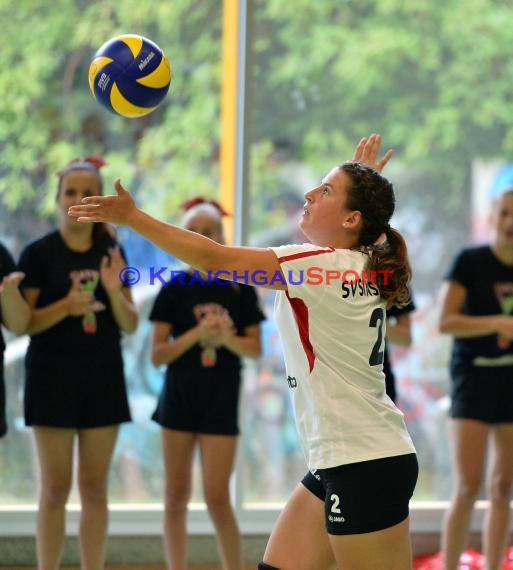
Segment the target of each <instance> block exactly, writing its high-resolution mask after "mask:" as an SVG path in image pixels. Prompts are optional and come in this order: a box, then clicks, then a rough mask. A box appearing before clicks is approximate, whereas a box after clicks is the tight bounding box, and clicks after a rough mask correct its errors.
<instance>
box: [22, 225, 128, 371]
mask: <svg viewBox="0 0 513 570" xmlns="http://www.w3.org/2000/svg"><path fill="white" fill-rule="evenodd" d="M115 245H117V242H116V241H115V240H114V239H113V238H111V237H110V236H105V238H104V239H103V242H102V245H101V246H98V245H93V247H91V249H89V250H88V251H85V252H77V251H73V250H71V249H70V248H69V247H68V246H67V245H66V243H65V242H64V240H63V239H62V237H61V234H60V233H59V231H54V232H51V233H49V234H47V235H45V236H43V237H42V238H39V239H37V240H35V241H34V242H32V243H30V244H29V245H28V246H27V247H26V248H25V249H24V250H23V251H22V253H21V256H20V262H19V269H20V271H23V272H24V273H25V279H24V280H23V281H22V284H21V285H22V289H24V288H35V289H39V290H40V294H39V298H38V300H37V303H36V308H41V307H46V306H47V305H50V304H52V303H54V302H55V301H58V300H60V299H62V298H63V297H65V296H66V295H67V294H68V292H69V290H70V287H71V283H72V281H71V272H73V271H78V272H79V275H80V277H81V281H82V282H83V283H84V284H85V286H86V287H87V285H91V284H92V287H94V282H95V281H97V284H96V287H95V288H94V297H95V300H96V301H99V302H100V303H102V304H103V305H104V306H105V309H104V310H101V311H98V312H95V316H96V332H94V333H91V332H86V330H85V328H84V325H83V317H82V316H78V317H73V316H70V317H66V318H65V319H63V320H62V321H60V322H59V323H57V324H56V325H54V326H53V327H50V328H49V329H47V330H45V331H43V332H41V333H38V334H35V335H33V336H32V337H31V339H30V350H31V351H37V352H39V353H45V354H49V355H50V354H55V353H58V354H59V355H63V356H70V357H74V356H85V357H87V356H88V355H91V354H94V358H95V359H103V361H105V362H110V361H111V356H114V355H115V356H116V360H119V353H120V350H121V349H120V337H121V333H120V330H119V327H118V325H117V323H116V321H115V320H114V316H113V314H112V310H111V307H110V302H109V298H108V295H107V293H106V292H105V289H104V288H103V286H102V284H101V281H100V279H99V268H100V261H101V259H102V257H103V256H105V255H108V248H109V247H113V246H115ZM122 255H123V258H125V256H124V253H123V252H122ZM125 259H126V258H125Z"/></svg>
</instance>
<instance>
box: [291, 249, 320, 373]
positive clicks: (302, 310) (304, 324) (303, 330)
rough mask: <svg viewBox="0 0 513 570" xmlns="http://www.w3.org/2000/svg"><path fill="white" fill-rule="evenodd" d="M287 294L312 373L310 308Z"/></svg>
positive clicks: (312, 353)
mask: <svg viewBox="0 0 513 570" xmlns="http://www.w3.org/2000/svg"><path fill="white" fill-rule="evenodd" d="M322 253H326V252H322ZM285 294H286V295H287V299H288V300H289V303H290V306H291V307H292V311H293V312H294V316H295V318H296V323H297V326H298V329H299V338H300V340H301V344H302V346H303V350H304V351H305V355H306V358H307V359H308V365H309V367H310V372H312V370H313V367H314V364H315V354H314V351H313V347H312V343H311V342H310V334H309V319H308V307H307V306H306V305H305V302H304V301H303V299H297V298H295V299H291V298H290V297H289V293H288V291H285Z"/></svg>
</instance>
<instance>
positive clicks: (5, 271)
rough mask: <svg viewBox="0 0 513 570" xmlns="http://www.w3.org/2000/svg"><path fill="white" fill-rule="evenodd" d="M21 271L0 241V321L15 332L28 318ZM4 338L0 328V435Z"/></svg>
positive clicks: (2, 427) (0, 432) (3, 427)
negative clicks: (22, 291) (20, 286)
mask: <svg viewBox="0 0 513 570" xmlns="http://www.w3.org/2000/svg"><path fill="white" fill-rule="evenodd" d="M23 277H24V275H23V273H21V272H19V271H16V264H15V263H14V259H13V258H12V256H11V254H10V253H9V251H8V250H7V248H6V247H5V246H4V245H3V244H2V243H0V322H1V324H2V325H3V326H4V327H5V328H7V329H9V330H10V331H12V332H13V333H15V334H18V335H20V334H23V333H24V332H25V330H26V328H27V325H28V322H29V319H30V310H29V308H28V305H27V304H26V303H25V300H24V299H23V297H22V295H21V293H20V290H19V284H20V282H21V281H22V279H23ZM4 351H5V340H4V337H3V334H2V331H1V329H0V437H3V436H4V435H5V434H6V433H7V410H6V395H5V378H4V358H3V356H4Z"/></svg>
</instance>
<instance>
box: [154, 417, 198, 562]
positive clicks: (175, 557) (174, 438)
mask: <svg viewBox="0 0 513 570" xmlns="http://www.w3.org/2000/svg"><path fill="white" fill-rule="evenodd" d="M161 436H162V455H163V458H164V472H165V499H164V506H165V510H164V548H165V552H166V560H167V564H168V569H169V570H186V568H187V526H186V523H187V504H188V503H189V499H190V496H191V472H192V461H193V452H194V446H195V443H196V437H197V436H196V434H195V433H191V432H186V431H178V430H172V429H167V428H162V429H161Z"/></svg>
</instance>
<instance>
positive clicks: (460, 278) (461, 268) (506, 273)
mask: <svg viewBox="0 0 513 570" xmlns="http://www.w3.org/2000/svg"><path fill="white" fill-rule="evenodd" d="M446 278H447V279H448V280H451V281H456V282H458V283H460V284H461V285H463V287H465V289H466V290H467V295H466V298H465V303H464V305H463V308H462V312H463V314H465V315H472V316H490V315H500V314H503V315H513V266H512V265H505V264H504V263H502V262H501V261H499V259H497V257H496V256H495V255H494V253H493V251H492V250H491V248H490V247H489V246H480V247H474V248H466V249H464V250H463V251H461V252H460V253H459V255H457V256H456V259H455V260H454V263H453V265H452V267H451V268H450V269H449V271H448V273H447V276H446ZM505 354H513V343H512V342H505V343H504V342H502V341H501V340H500V339H499V338H498V335H497V334H489V335H485V336H480V337H475V338H457V337H455V338H454V342H453V351H452V364H453V366H454V365H458V364H462V363H464V364H469V363H471V362H472V360H473V359H474V358H475V357H476V356H483V357H487V358H497V357H500V356H503V355H505Z"/></svg>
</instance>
